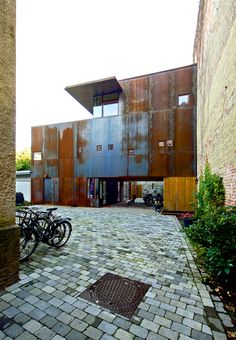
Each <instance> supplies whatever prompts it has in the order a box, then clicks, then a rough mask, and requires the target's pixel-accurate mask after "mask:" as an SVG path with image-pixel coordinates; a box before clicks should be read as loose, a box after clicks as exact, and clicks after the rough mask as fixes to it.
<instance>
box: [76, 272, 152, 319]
mask: <svg viewBox="0 0 236 340" xmlns="http://www.w3.org/2000/svg"><path fill="white" fill-rule="evenodd" d="M150 287H151V286H150V285H148V284H146V283H143V282H139V281H134V280H130V279H127V278H124V277H122V276H119V275H115V274H112V273H106V274H105V275H103V276H102V277H101V278H100V279H99V280H97V281H96V282H95V283H93V284H92V285H90V286H89V287H88V288H87V289H86V290H85V291H84V292H83V293H81V294H80V295H79V297H80V298H82V299H84V300H87V301H90V302H93V303H95V304H97V305H99V306H101V307H105V308H107V309H109V310H110V311H112V312H114V313H117V314H120V315H122V316H124V317H126V318H131V316H132V315H133V314H134V312H135V310H136V309H137V307H138V305H139V304H140V302H141V301H142V299H143V297H144V295H145V294H146V292H147V291H148V289H149V288H150Z"/></svg>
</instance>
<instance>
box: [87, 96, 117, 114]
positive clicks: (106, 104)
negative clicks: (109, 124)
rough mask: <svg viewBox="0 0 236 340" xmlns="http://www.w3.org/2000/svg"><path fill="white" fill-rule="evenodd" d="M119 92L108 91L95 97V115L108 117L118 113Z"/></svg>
mask: <svg viewBox="0 0 236 340" xmlns="http://www.w3.org/2000/svg"><path fill="white" fill-rule="evenodd" d="M118 100H119V93H117V92H115V93H108V94H104V95H102V96H101V95H100V96H95V97H93V117H94V118H99V117H108V116H115V115H118V110H119V107H118Z"/></svg>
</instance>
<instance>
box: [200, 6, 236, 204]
mask: <svg viewBox="0 0 236 340" xmlns="http://www.w3.org/2000/svg"><path fill="white" fill-rule="evenodd" d="M235 41H236V2H235V0H201V1H200V9H199V17H198V26H197V32H196V39H195V48H194V61H195V62H197V63H198V75H197V76H198V92H197V96H198V103H197V154H198V174H199V173H200V172H201V169H202V168H203V166H204V164H205V162H206V159H208V161H209V163H210V165H211V168H212V171H213V172H214V173H217V174H218V175H220V176H222V177H223V178H224V183H225V189H226V202H227V204H236V198H235V190H236V181H235V169H236V143H235V140H236V87H235V84H236V64H235V55H236V44H235Z"/></svg>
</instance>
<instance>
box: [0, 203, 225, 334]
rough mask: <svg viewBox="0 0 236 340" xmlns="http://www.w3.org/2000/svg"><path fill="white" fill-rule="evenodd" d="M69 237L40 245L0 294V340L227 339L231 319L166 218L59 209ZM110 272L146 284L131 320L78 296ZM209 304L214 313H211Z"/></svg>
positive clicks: (151, 213) (124, 210)
mask: <svg viewBox="0 0 236 340" xmlns="http://www.w3.org/2000/svg"><path fill="white" fill-rule="evenodd" d="M60 210H61V211H62V212H64V213H66V215H67V216H70V217H71V218H72V221H73V233H72V236H71V238H70V240H69V241H68V243H67V244H66V245H65V246H64V247H63V248H60V249H55V248H53V247H49V246H47V245H45V244H40V245H39V247H38V248H37V249H36V251H35V253H34V254H33V255H32V258H31V259H30V260H29V261H28V262H25V263H23V264H21V274H20V279H21V280H20V282H18V283H16V284H14V285H13V286H11V287H9V288H7V289H6V290H4V291H2V292H0V339H17V340H27V339H30V340H32V339H46V340H48V339H53V340H60V339H81V340H82V339H95V340H96V339H101V340H112V339H121V340H131V339H136V340H138V339H148V340H151V339H152V340H154V339H182V340H187V339H203V340H208V339H219V340H221V339H222V340H223V339H227V338H226V335H225V333H224V328H223V324H222V320H224V324H226V325H227V324H228V325H230V319H229V317H228V315H227V314H226V312H225V311H224V309H223V306H222V305H221V303H220V302H219V301H218V300H217V298H214V296H213V298H214V299H212V297H211V296H210V294H209V289H207V287H206V286H205V285H203V284H202V283H201V277H200V275H199V272H198V270H197V268H196V265H195V263H194V261H193V258H192V255H191V252H190V251H189V248H188V246H187V244H186V242H185V240H184V237H183V234H182V232H181V231H180V226H179V224H178V222H177V220H176V218H175V217H173V216H163V215H159V214H157V213H156V212H155V211H154V210H150V209H146V210H144V209H141V208H140V209H139V208H138V209H137V208H134V207H131V208H128V207H123V208H122V207H107V208H99V209H96V208H78V207H73V208H71V207H67V208H66V207H61V208H60ZM106 272H111V273H115V274H118V275H121V276H124V277H127V278H130V279H134V280H138V281H142V282H145V283H148V284H150V285H151V288H149V290H148V292H147V293H146V295H145V296H144V298H143V300H142V302H141V303H140V304H139V306H138V308H137V310H136V312H135V313H134V315H133V316H132V317H131V319H126V318H124V317H122V316H119V315H117V314H114V313H112V312H109V311H108V310H106V309H104V308H102V307H99V306H98V305H94V304H92V303H90V302H87V301H85V300H82V299H81V298H79V297H78V295H79V294H80V293H81V292H82V291H84V290H85V289H86V287H87V286H88V285H90V284H91V283H94V282H95V281H96V280H97V279H98V278H100V277H101V276H102V275H104V273H106ZM214 304H215V306H214Z"/></svg>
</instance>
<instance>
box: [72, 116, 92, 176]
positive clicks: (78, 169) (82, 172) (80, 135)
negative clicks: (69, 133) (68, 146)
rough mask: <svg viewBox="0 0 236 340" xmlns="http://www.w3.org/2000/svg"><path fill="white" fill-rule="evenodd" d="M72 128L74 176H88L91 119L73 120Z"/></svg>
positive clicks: (90, 149)
mask: <svg viewBox="0 0 236 340" xmlns="http://www.w3.org/2000/svg"><path fill="white" fill-rule="evenodd" d="M73 128H74V167H75V168H74V176H75V177H80V176H89V173H90V158H91V152H92V143H91V140H92V132H91V131H92V120H84V121H79V122H75V123H74V125H73Z"/></svg>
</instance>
